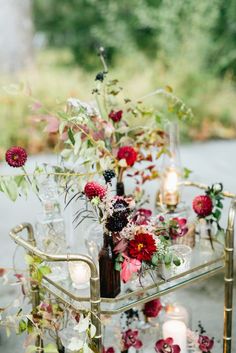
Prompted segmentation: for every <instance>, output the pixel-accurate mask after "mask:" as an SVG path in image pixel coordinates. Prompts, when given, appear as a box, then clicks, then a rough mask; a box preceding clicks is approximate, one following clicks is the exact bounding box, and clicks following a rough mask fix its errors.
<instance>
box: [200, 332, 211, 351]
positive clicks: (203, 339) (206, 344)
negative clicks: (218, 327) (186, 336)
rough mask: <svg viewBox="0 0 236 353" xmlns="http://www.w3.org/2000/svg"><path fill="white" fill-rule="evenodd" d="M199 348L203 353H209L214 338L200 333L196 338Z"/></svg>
mask: <svg viewBox="0 0 236 353" xmlns="http://www.w3.org/2000/svg"><path fill="white" fill-rule="evenodd" d="M198 343H199V349H201V351H202V352H204V353H209V352H210V350H211V349H212V348H213V346H214V339H213V338H209V337H208V336H203V335H200V336H199V338H198Z"/></svg>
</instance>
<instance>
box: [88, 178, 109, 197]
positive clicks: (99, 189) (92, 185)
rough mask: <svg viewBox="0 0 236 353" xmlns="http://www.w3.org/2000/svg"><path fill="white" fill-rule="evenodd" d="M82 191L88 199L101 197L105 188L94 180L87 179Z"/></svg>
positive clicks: (104, 192)
mask: <svg viewBox="0 0 236 353" xmlns="http://www.w3.org/2000/svg"><path fill="white" fill-rule="evenodd" d="M84 193H85V195H86V196H87V197H88V198H89V199H92V198H93V197H96V196H98V197H99V198H100V199H103V197H104V196H105V195H106V188H105V187H104V186H102V185H101V184H99V183H96V182H95V181H89V182H88V183H87V184H86V185H85V187H84Z"/></svg>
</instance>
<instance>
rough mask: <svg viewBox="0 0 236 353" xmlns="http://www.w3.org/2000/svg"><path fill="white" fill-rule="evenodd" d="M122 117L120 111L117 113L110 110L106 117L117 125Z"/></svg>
mask: <svg viewBox="0 0 236 353" xmlns="http://www.w3.org/2000/svg"><path fill="white" fill-rule="evenodd" d="M122 115H123V111H122V110H118V111H117V112H114V110H112V111H111V112H110V113H109V115H108V116H109V118H110V119H111V120H113V121H114V123H118V122H119V121H120V120H121V118H122Z"/></svg>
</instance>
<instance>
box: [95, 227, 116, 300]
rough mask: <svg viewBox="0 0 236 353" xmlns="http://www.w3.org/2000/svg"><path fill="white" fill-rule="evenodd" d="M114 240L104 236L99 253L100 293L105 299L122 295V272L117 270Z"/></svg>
mask: <svg viewBox="0 0 236 353" xmlns="http://www.w3.org/2000/svg"><path fill="white" fill-rule="evenodd" d="M113 247H114V245H113V239H112V236H111V235H109V233H108V232H107V233H104V235H103V247H102V249H101V250H100V252H99V272H100V291H101V297H103V298H115V297H116V296H117V295H118V294H119V293H120V272H119V271H116V270H115V255H114V253H113Z"/></svg>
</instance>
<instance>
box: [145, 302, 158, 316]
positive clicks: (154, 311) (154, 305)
mask: <svg viewBox="0 0 236 353" xmlns="http://www.w3.org/2000/svg"><path fill="white" fill-rule="evenodd" d="M161 309H162V305H161V301H160V299H159V298H158V299H154V300H151V301H150V302H147V303H146V304H145V305H144V308H143V313H144V315H145V316H146V317H157V316H158V314H159V313H160V311H161Z"/></svg>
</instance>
